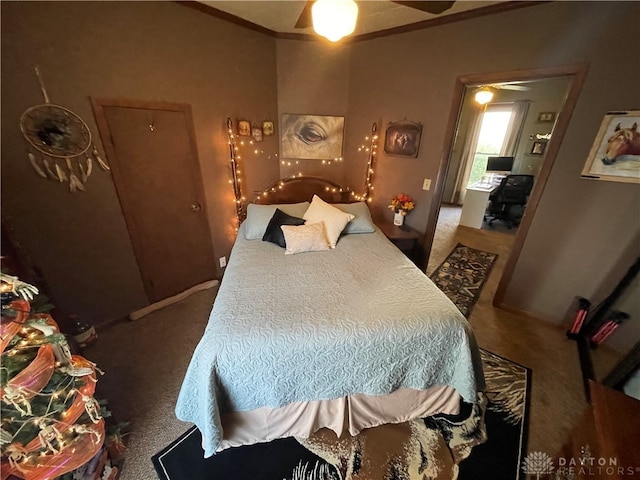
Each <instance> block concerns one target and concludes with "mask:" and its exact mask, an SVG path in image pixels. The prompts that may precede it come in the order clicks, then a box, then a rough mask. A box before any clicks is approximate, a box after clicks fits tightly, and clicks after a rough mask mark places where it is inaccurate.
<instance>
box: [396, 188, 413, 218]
mask: <svg viewBox="0 0 640 480" xmlns="http://www.w3.org/2000/svg"><path fill="white" fill-rule="evenodd" d="M415 206H416V204H415V202H414V201H413V198H411V196H409V195H405V194H404V193H399V194H398V195H396V196H395V197H393V198H392V199H391V205H389V209H391V210H393V211H394V212H396V213H401V214H402V215H406V214H407V213H409V212H410V211H411V210H413V209H414V208H415Z"/></svg>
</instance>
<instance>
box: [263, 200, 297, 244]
mask: <svg viewBox="0 0 640 480" xmlns="http://www.w3.org/2000/svg"><path fill="white" fill-rule="evenodd" d="M282 225H294V226H297V225H304V220H303V219H302V218H298V217H292V216H291V215H288V214H286V213H284V212H283V211H282V210H280V209H279V208H276V211H275V213H274V214H273V217H271V220H269V224H268V225H267V230H266V231H265V232H264V235H263V236H262V240H264V241H265V242H271V243H275V244H277V245H280V246H281V247H282V248H286V246H287V244H286V243H285V241H284V234H283V233H282V229H281V228H280V227H281V226H282Z"/></svg>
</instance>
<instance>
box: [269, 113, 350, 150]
mask: <svg viewBox="0 0 640 480" xmlns="http://www.w3.org/2000/svg"><path fill="white" fill-rule="evenodd" d="M280 135H281V142H282V148H281V152H282V153H281V155H282V158H300V159H312V160H334V159H338V158H341V157H342V142H343V139H344V117H335V116H330V115H292V114H284V115H282V126H281V131H280Z"/></svg>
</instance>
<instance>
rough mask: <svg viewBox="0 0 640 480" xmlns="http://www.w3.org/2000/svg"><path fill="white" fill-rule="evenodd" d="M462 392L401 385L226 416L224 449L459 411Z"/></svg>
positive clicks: (443, 387) (353, 431)
mask: <svg viewBox="0 0 640 480" xmlns="http://www.w3.org/2000/svg"><path fill="white" fill-rule="evenodd" d="M460 400H461V397H460V395H459V394H458V392H456V390H455V389H454V388H453V387H450V386H447V385H436V386H434V387H430V388H428V389H426V390H415V389H411V388H401V389H399V390H396V391H394V392H392V393H390V394H388V395H378V396H372V395H351V396H348V397H342V398H337V399H334V400H316V401H310V402H295V403H291V404H289V405H285V406H283V407H280V408H269V407H262V408H257V409H255V410H250V411H246V412H230V413H226V414H224V415H222V429H223V439H222V442H221V443H220V445H219V446H218V451H222V450H225V449H227V448H230V447H238V446H243V445H253V444H255V443H263V442H270V441H272V440H276V439H278V438H285V437H301V438H308V437H310V436H311V435H312V434H313V433H315V432H316V431H318V430H319V429H321V428H329V429H331V430H333V431H334V432H335V434H336V435H337V436H338V437H340V436H342V434H343V433H344V432H348V433H349V434H351V435H352V436H355V435H357V434H358V433H360V431H362V430H363V429H365V428H371V427H375V426H378V425H382V424H386V423H402V422H406V421H409V420H413V419H414V418H424V417H428V416H431V415H435V414H437V413H446V414H451V415H456V414H458V413H459V410H460Z"/></svg>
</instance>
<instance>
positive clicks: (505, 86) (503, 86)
mask: <svg viewBox="0 0 640 480" xmlns="http://www.w3.org/2000/svg"><path fill="white" fill-rule="evenodd" d="M484 86H485V87H489V88H495V89H497V90H516V91H518V92H528V91H529V90H531V87H527V86H526V85H520V84H517V83H515V82H513V83H493V84H490V85H484Z"/></svg>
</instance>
